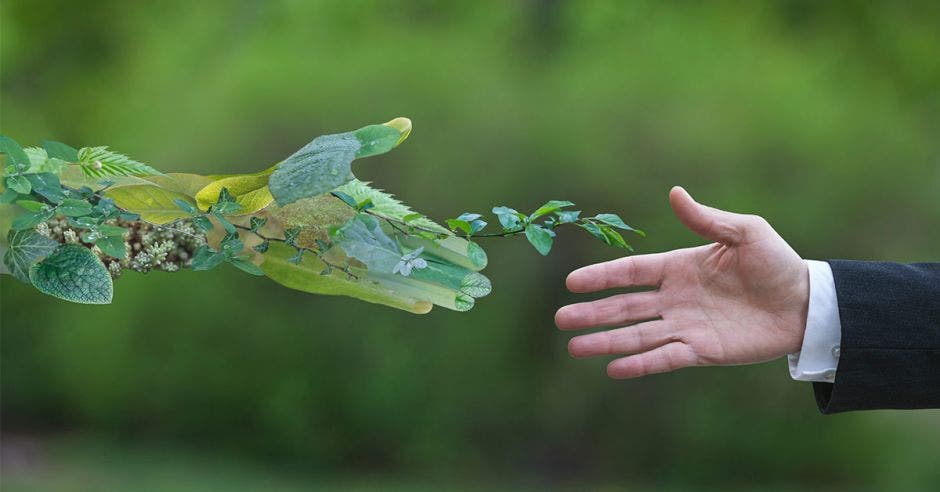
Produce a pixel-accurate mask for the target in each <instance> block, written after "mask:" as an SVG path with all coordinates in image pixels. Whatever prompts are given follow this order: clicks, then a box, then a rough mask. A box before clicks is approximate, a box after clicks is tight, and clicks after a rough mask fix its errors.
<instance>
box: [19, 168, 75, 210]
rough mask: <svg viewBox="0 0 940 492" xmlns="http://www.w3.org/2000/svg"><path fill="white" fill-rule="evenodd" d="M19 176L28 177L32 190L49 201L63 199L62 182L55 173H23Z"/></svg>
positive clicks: (60, 200)
mask: <svg viewBox="0 0 940 492" xmlns="http://www.w3.org/2000/svg"><path fill="white" fill-rule="evenodd" d="M21 177H23V178H26V179H28V180H29V184H30V187H31V188H32V189H33V191H34V192H35V193H38V194H39V195H42V196H43V197H45V198H46V199H47V200H49V201H50V202H52V203H60V202H62V200H65V194H63V193H62V183H60V182H59V177H58V176H56V175H55V174H52V173H39V174H24V175H23V176H21Z"/></svg>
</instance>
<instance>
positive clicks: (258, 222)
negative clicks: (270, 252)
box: [248, 217, 268, 232]
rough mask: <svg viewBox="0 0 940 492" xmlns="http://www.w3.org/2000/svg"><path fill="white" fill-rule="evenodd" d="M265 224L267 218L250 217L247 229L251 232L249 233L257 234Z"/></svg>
mask: <svg viewBox="0 0 940 492" xmlns="http://www.w3.org/2000/svg"><path fill="white" fill-rule="evenodd" d="M267 222H268V219H267V217H252V218H251V219H248V229H249V230H251V232H258V231H259V230H261V228H262V227H264V225H265V224H266V223H267Z"/></svg>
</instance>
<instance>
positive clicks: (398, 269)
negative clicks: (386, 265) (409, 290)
mask: <svg viewBox="0 0 940 492" xmlns="http://www.w3.org/2000/svg"><path fill="white" fill-rule="evenodd" d="M423 252H424V247H420V248H418V249H416V250H414V251H412V252H411V253H408V254H407V255H405V256H402V257H401V261H399V262H398V264H396V265H395V268H393V269H392V273H393V274H394V273H400V274H401V275H402V276H403V277H408V276H410V275H411V270H412V269H414V270H421V269H423V268H427V267H428V262H427V261H425V260H424V258H419V256H421V253H423Z"/></svg>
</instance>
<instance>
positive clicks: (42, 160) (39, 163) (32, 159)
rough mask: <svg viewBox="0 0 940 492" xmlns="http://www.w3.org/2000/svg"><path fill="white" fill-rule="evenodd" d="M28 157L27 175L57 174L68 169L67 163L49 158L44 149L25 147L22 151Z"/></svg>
mask: <svg viewBox="0 0 940 492" xmlns="http://www.w3.org/2000/svg"><path fill="white" fill-rule="evenodd" d="M23 152H26V156H27V157H29V170H27V171H26V172H28V173H52V174H59V173H61V172H62V171H64V170H65V169H66V168H67V167H68V162H66V161H63V160H62V159H59V158H56V157H50V156H49V154H48V153H47V152H46V149H43V148H40V147H26V148H25V149H23Z"/></svg>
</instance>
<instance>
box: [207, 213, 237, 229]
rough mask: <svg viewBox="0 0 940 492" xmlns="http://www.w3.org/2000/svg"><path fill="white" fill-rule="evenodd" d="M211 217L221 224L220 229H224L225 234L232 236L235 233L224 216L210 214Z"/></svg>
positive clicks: (232, 226) (233, 227)
mask: <svg viewBox="0 0 940 492" xmlns="http://www.w3.org/2000/svg"><path fill="white" fill-rule="evenodd" d="M212 216H213V217H215V220H217V221H219V224H222V228H223V229H225V232H227V233H229V234H232V233H234V232H235V226H234V225H233V224H232V223H231V222H229V221H228V219H226V218H225V216H224V215H222V214H220V213H217V212H212Z"/></svg>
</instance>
